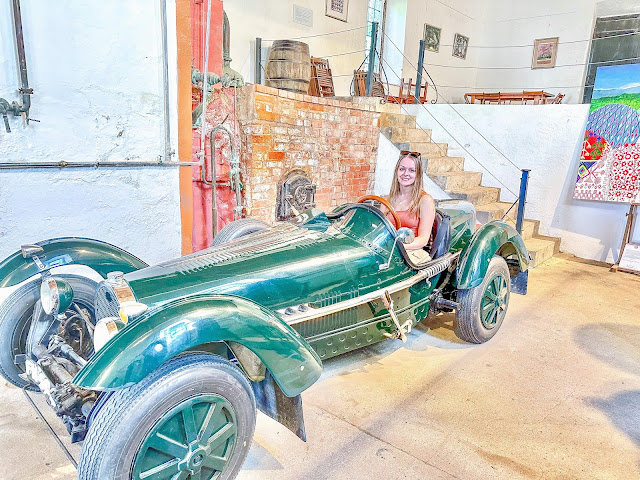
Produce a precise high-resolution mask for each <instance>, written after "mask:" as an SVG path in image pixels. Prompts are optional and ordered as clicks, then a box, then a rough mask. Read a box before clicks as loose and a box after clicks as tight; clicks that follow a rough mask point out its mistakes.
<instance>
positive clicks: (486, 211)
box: [476, 202, 518, 224]
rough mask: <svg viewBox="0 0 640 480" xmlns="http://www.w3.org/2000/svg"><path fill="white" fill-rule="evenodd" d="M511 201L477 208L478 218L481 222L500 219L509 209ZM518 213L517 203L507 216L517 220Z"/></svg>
mask: <svg viewBox="0 0 640 480" xmlns="http://www.w3.org/2000/svg"><path fill="white" fill-rule="evenodd" d="M510 207H511V203H509V202H495V203H490V204H488V205H482V207H480V208H478V209H477V210H476V218H477V219H478V222H480V223H483V224H484V223H487V222H490V221H491V220H500V219H502V216H503V215H504V214H505V212H507V211H508V210H509V208H510ZM517 215H518V205H515V206H514V207H513V208H512V209H511V210H509V214H508V215H507V218H510V219H513V220H515V219H516V217H517Z"/></svg>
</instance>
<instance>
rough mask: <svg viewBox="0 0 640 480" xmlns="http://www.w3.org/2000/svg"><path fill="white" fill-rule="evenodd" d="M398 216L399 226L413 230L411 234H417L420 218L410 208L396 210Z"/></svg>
mask: <svg viewBox="0 0 640 480" xmlns="http://www.w3.org/2000/svg"><path fill="white" fill-rule="evenodd" d="M396 213H397V214H398V218H399V219H400V226H401V227H407V228H410V229H411V230H413V234H414V235H415V236H416V237H417V236H418V226H419V225H420V219H419V218H418V216H417V215H415V214H414V213H411V210H396Z"/></svg>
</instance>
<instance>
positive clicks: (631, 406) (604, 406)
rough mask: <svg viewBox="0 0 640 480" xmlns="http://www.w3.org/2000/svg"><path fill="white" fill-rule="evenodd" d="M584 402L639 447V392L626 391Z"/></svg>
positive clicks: (592, 398) (591, 398)
mask: <svg viewBox="0 0 640 480" xmlns="http://www.w3.org/2000/svg"><path fill="white" fill-rule="evenodd" d="M585 402H586V403H587V404H588V405H591V406H592V407H594V408H597V409H598V410H600V411H601V412H603V413H604V414H605V415H606V416H607V417H609V420H610V421H611V423H612V424H613V425H614V426H615V427H616V428H617V429H618V430H620V431H621V432H623V433H624V434H625V435H627V436H628V437H629V438H630V439H631V440H633V442H634V443H635V444H636V445H638V446H639V447H640V391H638V390H626V391H623V392H619V393H616V394H615V395H612V396H610V397H609V398H594V397H590V398H586V399H585Z"/></svg>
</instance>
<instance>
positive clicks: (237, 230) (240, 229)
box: [211, 218, 269, 245]
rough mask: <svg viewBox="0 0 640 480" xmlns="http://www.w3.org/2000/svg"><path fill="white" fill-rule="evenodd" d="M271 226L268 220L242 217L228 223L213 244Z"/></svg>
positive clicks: (228, 240)
mask: <svg viewBox="0 0 640 480" xmlns="http://www.w3.org/2000/svg"><path fill="white" fill-rule="evenodd" d="M265 228H269V224H268V223H267V222H263V221H262V220H258V219H257V218H241V219H240V220H236V221H234V222H231V223H230V224H229V225H226V226H225V227H224V228H223V229H222V230H220V231H219V232H218V234H217V235H216V236H215V238H214V239H213V242H212V243H211V245H220V244H221V243H224V242H230V241H231V240H235V239H236V238H240V237H244V236H245V235H249V234H250V233H254V232H258V231H260V230H264V229H265Z"/></svg>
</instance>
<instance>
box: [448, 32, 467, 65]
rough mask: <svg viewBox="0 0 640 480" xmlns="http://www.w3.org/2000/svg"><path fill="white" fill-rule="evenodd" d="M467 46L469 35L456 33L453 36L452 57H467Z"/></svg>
mask: <svg viewBox="0 0 640 480" xmlns="http://www.w3.org/2000/svg"><path fill="white" fill-rule="evenodd" d="M468 47H469V37H465V36H464V35H460V34H459V33H456V34H455V36H454V37H453V53H452V55H453V56H454V57H458V58H461V59H463V60H464V59H465V58H467V48H468Z"/></svg>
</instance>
